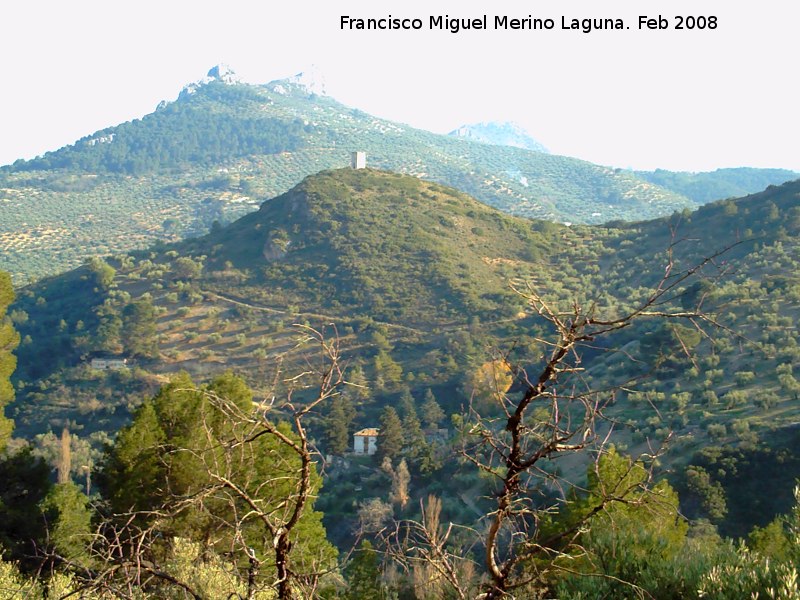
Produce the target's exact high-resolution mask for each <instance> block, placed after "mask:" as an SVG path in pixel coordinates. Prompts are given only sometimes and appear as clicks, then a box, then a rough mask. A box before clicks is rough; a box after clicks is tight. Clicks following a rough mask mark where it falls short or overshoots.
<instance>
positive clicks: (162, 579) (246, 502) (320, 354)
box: [52, 327, 344, 600]
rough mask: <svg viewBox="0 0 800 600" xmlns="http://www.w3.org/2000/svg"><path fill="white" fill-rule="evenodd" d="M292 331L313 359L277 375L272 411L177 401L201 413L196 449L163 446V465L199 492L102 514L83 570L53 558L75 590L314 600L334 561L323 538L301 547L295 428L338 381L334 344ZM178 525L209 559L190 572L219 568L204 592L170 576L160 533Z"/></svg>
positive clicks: (310, 458) (311, 487) (303, 450)
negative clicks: (182, 471) (192, 532)
mask: <svg viewBox="0 0 800 600" xmlns="http://www.w3.org/2000/svg"><path fill="white" fill-rule="evenodd" d="M301 331H302V337H301V339H300V340H299V341H298V348H301V349H303V353H304V355H305V354H306V353H307V352H308V350H307V349H308V348H309V347H311V346H312V345H313V347H314V348H315V349H314V351H313V353H312V354H313V356H311V355H308V356H307V359H306V361H305V366H306V368H305V369H304V370H303V371H302V372H301V373H299V374H297V375H293V376H291V377H288V378H284V377H283V376H282V375H280V373H279V376H278V377H277V378H276V382H279V384H280V385H279V387H280V388H281V389H283V390H284V391H283V396H282V398H283V399H282V400H280V401H279V400H278V399H277V398H278V396H277V394H276V396H275V397H273V398H271V399H269V400H268V401H265V402H263V403H260V404H258V405H256V406H255V407H248V406H244V405H243V404H242V403H241V402H238V403H237V402H234V401H232V400H231V399H229V398H227V397H225V395H223V394H221V393H218V392H216V391H212V390H211V389H209V388H193V389H187V390H178V391H179V392H185V393H191V394H202V397H203V398H202V399H203V402H202V403H201V406H202V407H204V408H201V410H200V412H199V418H198V421H197V422H196V423H195V424H194V426H195V427H196V428H197V431H199V432H200V434H199V436H198V439H199V441H197V442H196V443H195V444H193V445H192V447H175V446H174V445H168V444H165V445H164V446H163V448H162V449H161V450H163V453H164V459H163V460H165V461H173V462H170V463H169V464H170V467H171V468H172V469H173V470H174V469H176V468H179V467H181V465H183V468H187V467H186V465H191V469H192V473H194V472H197V473H199V474H200V475H201V477H200V479H201V482H200V483H199V484H198V485H195V486H191V487H188V488H186V489H181V490H180V491H179V493H175V494H173V495H172V496H170V497H169V499H168V501H165V502H164V503H163V505H162V506H160V507H157V508H155V509H153V510H147V511H142V510H136V511H131V512H130V513H127V514H126V513H123V514H119V513H118V514H112V515H108V518H106V519H105V520H104V521H103V523H102V524H101V526H100V527H99V529H98V531H97V533H96V535H95V536H94V538H93V542H92V544H91V554H92V561H91V567H86V566H81V565H75V564H69V562H68V561H66V560H64V559H63V557H52V558H56V559H60V561H61V563H62V564H67V566H69V567H71V568H70V570H71V572H72V573H73V575H74V576H75V577H76V578H77V580H78V581H79V582H80V583H81V586H80V589H82V590H86V589H94V590H99V591H102V592H105V593H108V594H110V595H112V596H115V597H123V598H125V597H134V596H136V590H137V589H142V588H144V589H155V590H158V589H159V588H160V587H164V586H166V587H167V588H175V589H180V590H182V591H183V593H184V594H186V595H187V596H189V597H192V598H196V599H199V598H212V597H217V596H218V595H219V594H220V593H221V591H220V590H224V593H225V596H224V597H226V598H239V599H245V598H246V599H247V600H252V599H255V598H256V597H258V596H259V594H261V593H262V592H263V591H265V590H267V589H272V590H274V592H275V593H276V594H277V597H278V598H280V599H281V600H294V599H297V598H311V597H314V596H315V595H316V591H317V587H318V585H319V581H320V577H321V576H323V575H324V574H326V573H328V572H330V571H331V570H332V569H334V568H335V567H336V560H335V554H333V555H332V554H331V552H330V547H329V546H327V545H326V544H327V542H325V540H324V536H322V537H323V539H322V540H314V539H305V538H299V536H301V534H302V532H298V528H299V527H300V528H302V526H303V523H304V520H303V518H304V516H306V515H307V513H308V512H309V506H310V504H311V502H312V501H313V499H314V494H315V493H316V489H317V488H318V485H319V476H318V475H317V474H316V470H315V457H316V452H315V450H314V448H312V446H311V444H310V441H309V437H308V432H307V429H306V424H305V422H304V421H305V420H306V418H307V416H308V415H309V413H310V412H311V411H313V410H314V409H316V408H318V407H319V406H320V405H321V404H322V403H323V402H325V401H327V400H329V399H330V398H332V397H333V396H335V395H336V394H337V393H338V390H339V388H340V387H341V386H342V384H343V383H344V380H343V373H342V370H341V369H340V354H339V345H338V338H337V337H336V336H333V337H332V338H330V339H329V338H327V337H326V336H325V334H324V332H322V331H318V330H315V329H311V328H308V327H303V328H302V330H301ZM301 392H302V393H301ZM310 392H313V394H312V393H310ZM301 397H302V399H301ZM174 459H178V460H183V461H184V462H182V463H176V462H174ZM176 465H177V466H176ZM167 485H168V486H169V483H167ZM185 522H192V523H195V522H196V523H198V525H197V526H196V527H199V528H200V530H201V531H203V532H205V533H204V542H203V543H204V545H205V546H206V547H207V549H208V550H203V551H202V552H200V554H199V555H198V557H197V561H196V562H197V564H206V565H212V566H213V564H212V563H214V564H215V562H214V561H216V562H218V563H221V565H222V566H220V568H217V569H216V570H215V571H214V574H215V577H216V578H217V580H218V581H217V583H216V584H215V585H216V588H215V590H216V591H214V592H213V593H212V592H208V591H207V590H205V588H204V585H201V584H199V583H198V582H197V581H196V579H197V578H193V577H192V576H191V574H189V575H187V573H186V572H181V571H180V570H178V571H176V569H175V568H174V564H173V563H174V556H175V545H176V544H179V543H180V538H179V537H174V538H173V537H170V532H171V531H173V530H174V526H173V525H172V524H173V523H178V524H180V523H185ZM314 533H316V534H319V532H314ZM309 537H313V536H312V535H311V534H309ZM300 541H302V544H301V543H299V542H300ZM317 542H319V543H317ZM301 549H302V552H300V551H301ZM209 568H211V567H209ZM206 579H208V578H207V577H206ZM156 593H158V592H156Z"/></svg>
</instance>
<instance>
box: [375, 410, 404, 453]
mask: <svg viewBox="0 0 800 600" xmlns="http://www.w3.org/2000/svg"><path fill="white" fill-rule="evenodd" d="M380 423H381V427H380V431H379V432H378V458H379V459H380V460H383V458H384V457H388V458H390V459H394V458H396V457H398V456H400V453H401V452H402V450H403V424H402V422H401V421H400V417H398V416H397V411H396V410H395V409H394V407H392V406H387V407H386V408H384V409H383V412H382V413H381V419H380Z"/></svg>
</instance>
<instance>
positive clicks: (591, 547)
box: [554, 447, 694, 599]
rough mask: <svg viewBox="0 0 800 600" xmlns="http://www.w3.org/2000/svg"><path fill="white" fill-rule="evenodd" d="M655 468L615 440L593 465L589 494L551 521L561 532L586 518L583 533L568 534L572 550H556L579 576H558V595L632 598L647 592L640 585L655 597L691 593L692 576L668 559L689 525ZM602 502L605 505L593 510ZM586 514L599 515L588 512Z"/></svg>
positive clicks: (683, 544)
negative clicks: (684, 578)
mask: <svg viewBox="0 0 800 600" xmlns="http://www.w3.org/2000/svg"><path fill="white" fill-rule="evenodd" d="M650 468H651V467H650V466H649V465H645V464H644V463H642V462H640V461H633V460H631V459H630V458H628V457H625V456H622V455H620V454H619V453H617V451H616V449H615V448H613V447H610V448H609V449H608V451H607V452H606V453H605V454H603V455H602V456H601V457H600V459H599V460H598V461H597V462H596V463H594V464H592V465H591V467H590V469H589V473H588V486H587V488H588V493H587V494H586V495H585V496H584V497H582V498H580V499H579V500H576V501H575V502H574V503H573V504H571V505H570V506H569V507H568V509H567V513H568V515H566V516H565V517H566V518H565V521H564V522H560V523H559V522H558V518H556V523H555V524H554V525H555V527H554V533H555V534H556V535H558V533H557V531H558V530H559V529H560V530H564V529H570V528H572V526H573V524H574V523H577V522H580V523H582V526H581V528H580V534H579V535H577V536H576V537H574V538H569V545H570V546H571V547H572V548H571V550H567V548H560V549H559V550H560V551H563V552H565V554H566V553H567V552H568V553H569V554H571V555H572V556H570V558H568V559H567V558H564V562H562V563H561V564H563V565H565V566H566V567H567V568H568V569H569V570H570V571H577V572H579V573H580V574H581V575H578V576H574V577H569V576H567V577H561V576H557V579H556V582H557V583H556V586H555V589H556V595H557V597H559V598H575V597H581V592H583V594H584V595H587V594H592V595H596V596H598V597H608V598H611V597H613V598H620V599H621V598H631V599H633V598H640V597H642V590H647V593H649V594H652V595H653V596H654V597H656V598H669V597H685V596H686V595H688V594H693V593H694V589H693V588H691V583H692V582H682V581H681V577H682V575H683V574H682V573H676V572H675V569H674V568H672V566H671V565H672V564H673V562H674V560H675V559H676V557H678V555H679V554H680V553H681V552H682V551H684V550H685V548H686V533H687V530H688V524H687V523H686V521H685V519H683V518H682V517H681V516H680V515H679V513H678V495H677V494H676V493H675V491H674V490H673V489H672V488H671V487H670V485H669V484H668V483H667V482H666V481H663V480H662V481H659V482H657V483H655V484H653V485H651V480H652V472H651V470H650ZM609 498H614V502H612V503H609V502H608V500H609ZM597 506H605V507H606V508H605V509H604V510H601V511H596V510H595V509H596V507H597ZM589 513H594V515H593V516H592V517H590V518H588V519H587V518H586V516H587V515H588V514H589ZM586 574H594V575H596V577H590V578H587V577H585V575H586ZM687 584H688V586H689V587H688V589H687V588H684V585H687ZM676 588H677V589H676Z"/></svg>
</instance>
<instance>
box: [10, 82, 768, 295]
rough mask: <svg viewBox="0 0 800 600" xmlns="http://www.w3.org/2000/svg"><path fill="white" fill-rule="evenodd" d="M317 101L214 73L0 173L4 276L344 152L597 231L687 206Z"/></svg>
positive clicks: (49, 270) (254, 193) (243, 195)
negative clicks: (128, 117) (154, 105)
mask: <svg viewBox="0 0 800 600" xmlns="http://www.w3.org/2000/svg"><path fill="white" fill-rule="evenodd" d="M324 90H325V87H324V81H323V80H322V79H321V78H320V77H319V75H318V74H316V73H313V72H312V73H306V74H298V75H297V76H295V77H291V78H288V79H284V80H279V81H273V82H271V83H269V84H266V85H246V84H243V83H239V82H238V78H237V77H236V76H235V74H234V73H233V72H232V71H231V70H230V69H229V68H227V67H224V66H218V67H215V68H213V69H211V71H209V74H208V75H207V76H206V77H205V78H203V79H201V80H200V81H198V82H195V83H192V84H190V85H188V86H186V87H185V88H184V89H183V90H182V91H181V93H180V95H179V97H178V99H177V100H175V101H174V102H164V103H161V104H160V105H159V107H158V109H157V110H156V111H155V112H153V113H151V114H148V115H146V116H144V117H143V118H141V119H135V120H133V121H130V122H127V123H123V124H120V125H118V126H116V127H110V128H107V129H104V130H101V131H98V132H95V133H94V134H91V135H88V136H86V137H84V138H82V139H80V140H78V141H77V142H76V143H75V144H73V145H71V146H66V147H64V148H61V149H60V150H57V151H54V152H48V153H46V154H45V155H44V156H42V157H39V158H36V159H33V160H30V161H22V160H20V161H17V162H15V163H14V164H13V165H10V166H7V167H4V168H2V169H0V205H2V206H3V216H2V219H0V268H1V269H4V270H8V271H9V272H11V274H12V277H13V279H14V281H15V282H16V283H17V284H20V283H24V282H27V281H32V280H35V279H37V278H39V277H42V276H45V275H49V274H54V273H57V272H60V271H62V270H64V269H67V268H71V267H75V266H78V265H80V264H81V263H83V262H84V261H85V260H86V259H87V258H88V257H89V256H94V255H105V254H114V253H119V252H125V251H130V250H134V249H143V248H146V247H148V246H149V245H151V244H152V243H154V242H156V241H167V242H171V241H176V240H178V239H181V238H184V237H186V236H196V235H201V234H203V233H206V232H207V231H208V230H209V228H210V227H211V226H212V225H213V224H214V222H220V223H225V222H231V221H233V220H235V219H236V218H238V217H240V216H242V215H244V214H247V213H248V212H252V211H254V210H256V209H257V208H258V206H259V205H260V204H261V203H262V202H263V201H265V200H266V199H268V198H272V197H274V196H277V195H279V194H281V193H283V192H285V191H287V190H289V189H290V188H291V187H292V186H294V185H296V184H297V183H299V182H300V181H301V180H302V179H303V178H304V177H306V176H307V175H309V174H312V173H316V172H318V171H320V170H323V169H329V168H337V167H342V166H345V165H346V164H348V163H349V155H350V152H351V151H353V150H362V151H366V152H367V155H368V165H369V166H372V167H376V168H381V169H388V170H393V171H397V172H401V173H405V174H409V175H413V176H415V177H420V178H423V179H426V180H429V181H435V182H439V183H443V184H446V185H449V186H452V187H455V188H457V189H459V190H461V191H463V192H466V193H468V194H470V195H471V196H473V197H475V198H477V199H478V200H480V201H482V202H484V203H486V204H489V205H491V206H494V207H495V208H498V209H500V210H502V211H504V212H507V213H510V214H514V215H519V216H530V217H537V218H541V219H547V220H552V221H561V222H573V223H581V222H590V223H600V222H604V221H609V220H612V219H626V220H637V219H643V218H652V217H656V216H660V215H664V214H669V213H671V212H673V211H675V210H683V209H684V208H692V207H694V206H695V203H694V202H693V201H692V200H690V199H689V198H687V197H686V196H684V195H682V194H681V193H676V192H675V191H671V190H669V189H666V188H665V187H660V186H659V185H656V184H653V183H651V182H649V181H647V180H646V179H643V178H642V177H641V176H639V175H637V174H635V173H632V172H629V171H624V170H621V169H612V168H608V167H603V166H599V165H594V164H591V163H587V162H585V161H581V160H577V159H573V158H567V157H562V156H554V155H549V154H544V153H541V152H532V151H529V150H525V149H521V148H513V147H508V146H493V145H487V144H483V143H479V142H476V141H471V140H469V139H460V138H455V137H452V136H442V135H437V134H433V133H430V132H426V131H421V130H418V129H414V128H411V127H408V126H407V125H403V124H399V123H394V122H391V121H387V120H384V119H380V118H377V117H373V116H371V115H368V114H366V113H364V112H362V111H360V110H357V109H354V108H350V107H347V106H344V105H342V104H341V103H339V102H337V101H335V100H334V99H332V98H330V97H328V96H325V95H324V94H323V92H324ZM772 182H773V183H777V182H776V181H772ZM748 191H754V190H752V189H751V190H748Z"/></svg>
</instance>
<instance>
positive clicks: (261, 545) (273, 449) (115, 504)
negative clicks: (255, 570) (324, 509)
mask: <svg viewBox="0 0 800 600" xmlns="http://www.w3.org/2000/svg"><path fill="white" fill-rule="evenodd" d="M217 399H224V401H225V403H224V404H220V402H218V401H217ZM237 411H241V414H242V415H248V414H251V413H252V411H253V405H252V393H251V391H250V389H249V388H248V387H247V386H246V385H245V383H244V382H243V381H242V380H241V379H239V378H237V377H235V376H233V375H232V374H230V373H227V374H224V375H222V376H219V377H217V378H215V379H214V380H213V381H212V382H211V383H209V384H208V385H207V386H200V387H198V386H196V385H195V384H194V383H193V382H192V381H191V379H190V378H189V376H188V375H185V374H183V375H179V376H177V377H176V378H174V379H173V381H172V382H171V383H170V384H168V385H167V386H165V387H164V388H162V390H161V391H160V392H159V393H158V394H157V395H156V396H155V397H154V398H153V399H152V400H149V401H147V402H145V403H144V404H143V405H142V407H141V408H140V409H139V410H138V411H137V413H136V416H135V418H134V420H133V423H131V425H130V426H128V427H126V428H124V429H123V430H122V431H121V432H120V434H119V436H118V438H117V441H116V443H115V444H114V446H113V448H111V449H110V450H109V452H108V455H107V457H106V460H105V464H104V467H103V472H102V478H101V486H102V488H103V491H104V493H105V495H106V497H107V498H108V500H109V502H110V504H111V506H112V508H113V509H114V511H115V512H117V513H124V512H128V511H131V510H134V511H153V510H157V509H163V510H167V511H174V513H175V514H174V516H173V517H171V518H168V519H160V520H158V521H154V517H153V515H152V513H149V512H148V513H144V514H141V515H139V517H138V520H139V521H143V523H151V524H152V525H153V526H156V527H157V528H158V530H159V531H161V532H163V534H164V535H166V536H178V537H182V538H186V539H189V540H194V541H198V542H202V543H204V544H207V545H209V546H210V547H212V548H215V549H218V550H219V551H220V552H222V551H223V550H224V549H228V551H229V550H230V548H231V545H233V547H235V548H236V549H237V553H236V554H237V557H238V559H239V560H245V559H246V553H245V549H242V547H241V544H242V542H243V541H244V542H246V544H247V546H249V547H253V548H255V549H256V552H257V553H258V554H259V556H260V557H261V560H264V559H265V557H267V558H268V557H269V555H270V553H271V552H272V540H271V537H270V535H269V532H268V531H267V530H265V526H264V523H263V521H262V520H261V519H260V518H258V516H257V515H256V514H253V513H251V512H249V508H251V507H252V505H251V504H250V503H248V501H247V500H246V498H250V501H251V502H255V503H256V504H257V505H258V506H259V507H261V510H263V511H264V512H265V513H268V514H272V518H275V519H280V518H281V517H280V515H281V514H282V512H283V511H287V510H289V509H288V508H287V503H286V501H287V499H290V498H292V497H293V495H294V492H295V488H296V483H297V477H298V474H297V473H298V469H299V466H300V459H299V457H298V455H297V454H296V453H295V452H294V451H293V450H292V449H291V448H290V447H289V446H287V445H286V444H284V443H282V442H280V441H279V440H278V438H277V437H275V436H274V435H259V436H253V439H252V440H250V441H248V442H245V443H242V444H241V445H240V446H236V448H238V449H237V450H236V451H235V452H233V451H232V450H230V449H229V446H230V440H232V439H240V440H241V439H244V438H245V437H247V436H248V434H247V431H248V427H250V426H251V425H248V423H247V421H246V420H238V419H235V418H231V416H232V415H235V414H236V413H237ZM280 430H281V432H282V435H285V436H288V437H289V438H291V437H292V433H291V431H290V430H289V428H288V426H281V428H280ZM231 452H233V453H232V455H231ZM228 482H229V483H228ZM320 485H321V482H320V479H319V476H318V475H317V474H316V471H315V470H312V490H311V495H312V497H313V496H315V495H316V493H317V490H318V489H319V486H320ZM214 490H216V491H217V492H219V494H214V493H213V492H214ZM225 490H240V493H233V494H228V493H225ZM205 495H209V497H208V498H207V499H206V500H205V501H204V502H193V503H185V502H183V500H184V499H186V498H191V497H195V496H199V497H204V496H205ZM310 504H311V503H310ZM241 515H244V516H241ZM248 515H249V516H248ZM123 518H124V517H123ZM286 518H287V519H288V515H287V516H286ZM237 519H241V521H237ZM320 519H321V515H320V514H319V513H317V512H315V511H313V509H312V508H311V506H309V507H308V508H307V510H305V511H304V512H303V514H302V516H301V517H300V521H299V522H298V525H297V527H296V528H294V529H293V539H292V543H293V544H294V546H295V547H294V549H293V552H292V560H293V563H294V564H295V565H296V568H298V570H299V571H300V572H303V569H306V570H308V569H310V568H311V565H316V566H317V567H320V568H321V566H322V565H329V564H330V562H331V561H332V560H333V559H334V558H335V551H334V550H333V548H332V547H331V546H330V545H329V544H328V542H327V541H326V539H325V530H324V529H323V527H322V524H321V521H320ZM234 522H238V523H239V525H238V526H237V527H236V528H231V527H230V526H229V525H230V524H231V523H234ZM242 535H243V536H244V540H242V539H241V538H239V537H237V536H242Z"/></svg>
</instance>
